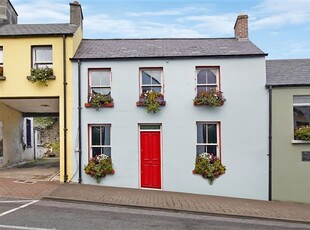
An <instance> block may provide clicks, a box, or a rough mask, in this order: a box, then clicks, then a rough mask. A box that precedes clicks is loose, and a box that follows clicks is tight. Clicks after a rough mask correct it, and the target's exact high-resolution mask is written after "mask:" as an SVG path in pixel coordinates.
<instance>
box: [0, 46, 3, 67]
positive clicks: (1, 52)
mask: <svg viewBox="0 0 310 230" xmlns="http://www.w3.org/2000/svg"><path fill="white" fill-rule="evenodd" d="M0 63H1V64H2V63H3V49H2V48H0Z"/></svg>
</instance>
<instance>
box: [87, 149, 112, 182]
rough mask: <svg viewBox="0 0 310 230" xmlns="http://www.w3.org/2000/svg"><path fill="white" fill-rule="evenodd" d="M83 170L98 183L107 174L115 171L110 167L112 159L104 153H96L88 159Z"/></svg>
mask: <svg viewBox="0 0 310 230" xmlns="http://www.w3.org/2000/svg"><path fill="white" fill-rule="evenodd" d="M84 171H85V173H86V174H88V175H90V176H91V177H94V178H95V179H96V181H97V183H99V182H100V181H101V179H102V178H103V177H105V176H106V175H107V174H114V173H115V171H114V169H113V167H112V159H111V157H108V156H106V155H98V156H96V157H93V158H91V159H90V160H89V162H88V164H87V165H85V167H84Z"/></svg>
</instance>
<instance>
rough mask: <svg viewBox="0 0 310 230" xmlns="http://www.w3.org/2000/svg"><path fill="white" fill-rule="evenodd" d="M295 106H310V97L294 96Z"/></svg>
mask: <svg viewBox="0 0 310 230" xmlns="http://www.w3.org/2000/svg"><path fill="white" fill-rule="evenodd" d="M293 103H294V104H308V103H309V104H310V96H294V97H293Z"/></svg>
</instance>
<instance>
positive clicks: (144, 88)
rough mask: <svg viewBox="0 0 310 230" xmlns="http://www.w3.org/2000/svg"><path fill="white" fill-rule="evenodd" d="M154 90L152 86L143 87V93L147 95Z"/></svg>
mask: <svg viewBox="0 0 310 230" xmlns="http://www.w3.org/2000/svg"><path fill="white" fill-rule="evenodd" d="M151 90H152V87H150V86H142V93H146V92H148V91H151Z"/></svg>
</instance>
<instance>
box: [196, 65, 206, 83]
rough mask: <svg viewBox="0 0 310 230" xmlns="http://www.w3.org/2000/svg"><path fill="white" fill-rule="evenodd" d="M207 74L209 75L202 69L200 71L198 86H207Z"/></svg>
mask: <svg viewBox="0 0 310 230" xmlns="http://www.w3.org/2000/svg"><path fill="white" fill-rule="evenodd" d="M206 74H207V71H206V70H204V69H202V70H199V71H198V74H197V83H198V84H206V83H207V82H206Z"/></svg>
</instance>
